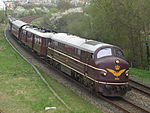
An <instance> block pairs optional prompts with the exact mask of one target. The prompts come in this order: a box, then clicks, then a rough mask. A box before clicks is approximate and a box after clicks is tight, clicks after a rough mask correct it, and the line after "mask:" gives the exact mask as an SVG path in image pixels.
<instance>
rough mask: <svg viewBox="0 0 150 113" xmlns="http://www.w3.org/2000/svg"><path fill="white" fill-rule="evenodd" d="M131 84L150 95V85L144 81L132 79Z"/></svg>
mask: <svg viewBox="0 0 150 113" xmlns="http://www.w3.org/2000/svg"><path fill="white" fill-rule="evenodd" d="M129 84H130V85H131V87H132V88H133V89H135V90H137V91H140V92H142V93H143V94H145V95H147V96H150V87H148V86H146V85H144V84H142V83H139V82H136V81H134V80H132V79H130V81H129Z"/></svg>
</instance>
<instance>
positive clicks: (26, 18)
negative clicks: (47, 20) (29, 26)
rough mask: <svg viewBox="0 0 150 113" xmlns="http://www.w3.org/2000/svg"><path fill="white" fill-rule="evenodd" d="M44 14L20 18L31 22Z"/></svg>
mask: <svg viewBox="0 0 150 113" xmlns="http://www.w3.org/2000/svg"><path fill="white" fill-rule="evenodd" d="M42 16H43V15H35V16H27V17H23V18H20V20H22V21H24V22H26V23H31V22H32V21H33V20H35V19H36V18H40V17H42Z"/></svg>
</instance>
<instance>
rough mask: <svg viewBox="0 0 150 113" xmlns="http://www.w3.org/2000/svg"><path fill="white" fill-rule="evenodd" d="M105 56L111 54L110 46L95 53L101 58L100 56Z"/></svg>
mask: <svg viewBox="0 0 150 113" xmlns="http://www.w3.org/2000/svg"><path fill="white" fill-rule="evenodd" d="M106 56H112V50H111V48H104V49H101V50H100V51H99V52H98V53H97V58H102V57H106Z"/></svg>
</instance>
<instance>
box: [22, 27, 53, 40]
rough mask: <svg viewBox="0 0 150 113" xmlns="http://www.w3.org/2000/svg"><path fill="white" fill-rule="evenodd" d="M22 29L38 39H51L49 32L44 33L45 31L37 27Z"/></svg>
mask: <svg viewBox="0 0 150 113" xmlns="http://www.w3.org/2000/svg"><path fill="white" fill-rule="evenodd" d="M22 29H24V30H26V31H28V32H31V33H33V34H35V35H38V36H40V37H44V38H50V37H52V35H53V33H52V32H50V31H46V30H44V29H43V30H42V29H39V28H37V27H33V26H29V25H28V26H24V27H23V28H22Z"/></svg>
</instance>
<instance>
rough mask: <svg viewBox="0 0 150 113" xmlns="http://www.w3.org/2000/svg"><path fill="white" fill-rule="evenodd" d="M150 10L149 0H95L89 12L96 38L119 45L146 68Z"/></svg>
mask: <svg viewBox="0 0 150 113" xmlns="http://www.w3.org/2000/svg"><path fill="white" fill-rule="evenodd" d="M149 11H150V0H136V1H134V0H92V3H91V5H90V7H89V9H88V10H87V13H88V14H89V15H90V17H91V18H92V19H91V20H92V25H93V26H92V29H93V30H92V31H93V34H94V35H93V38H95V39H96V40H100V41H101V40H103V41H104V42H107V43H111V44H115V45H118V46H120V47H121V48H123V49H124V50H125V53H126V55H127V58H128V60H129V61H130V62H131V63H132V64H133V66H135V67H142V68H145V67H146V66H147V59H146V50H145V46H144V44H145V43H143V40H145V35H146V34H147V32H149V30H150V19H149V18H150V15H149V14H148V13H149ZM99 36H100V37H101V38H97V37H99Z"/></svg>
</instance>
